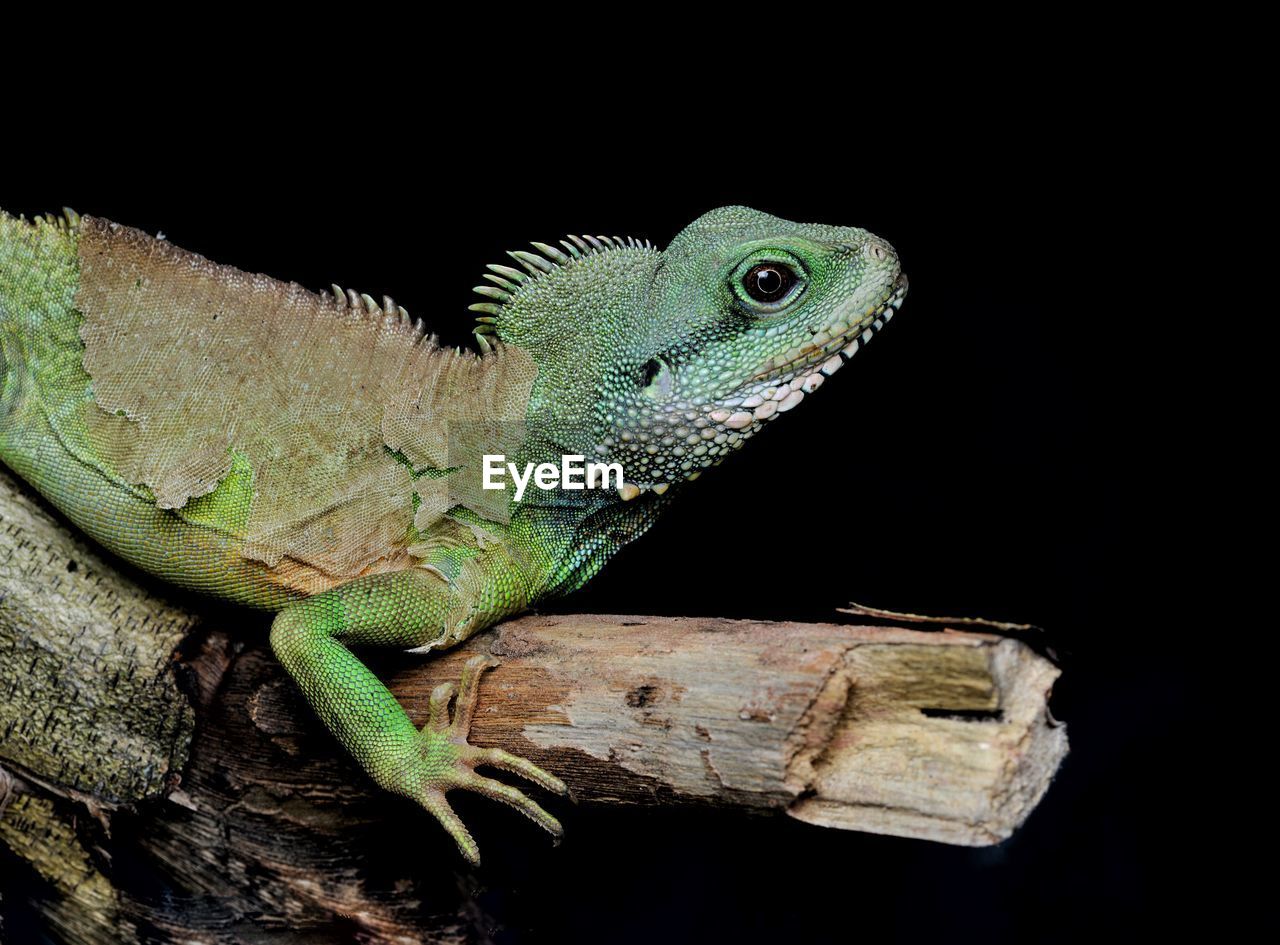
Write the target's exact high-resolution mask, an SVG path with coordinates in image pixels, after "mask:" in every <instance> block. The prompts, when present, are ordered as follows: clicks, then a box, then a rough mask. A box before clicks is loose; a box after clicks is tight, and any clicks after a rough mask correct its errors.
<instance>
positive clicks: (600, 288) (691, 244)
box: [0, 207, 906, 863]
mask: <svg viewBox="0 0 1280 945" xmlns="http://www.w3.org/2000/svg"><path fill="white" fill-rule="evenodd" d="M78 224H79V221H78V219H77V218H76V217H75V216H74V214H71V213H69V212H68V214H67V216H66V217H65V218H62V219H55V218H52V217H51V218H48V219H47V220H37V221H35V222H34V223H27V222H25V221H20V220H16V219H14V218H11V217H8V216H5V215H4V214H0V458H2V459H3V460H4V462H5V463H6V464H7V465H8V466H9V467H11V468H12V469H13V470H14V471H15V472H16V473H18V474H19V475H21V476H22V477H23V478H24V479H26V480H27V481H28V482H30V483H31V484H32V485H33V486H34V487H35V488H36V489H38V490H39V491H40V492H41V493H43V494H44V495H45V496H46V497H47V498H48V499H49V500H50V501H51V502H53V503H54V504H55V505H56V506H57V507H58V508H59V509H60V510H61V511H62V512H63V513H64V514H66V515H67V516H68V518H70V519H71V520H72V521H73V522H75V523H76V524H77V526H78V527H80V528H82V529H83V530H84V531H85V532H86V533H88V534H89V535H90V536H91V537H93V538H94V539H95V540H97V541H98V542H100V543H101V544H103V545H105V546H106V547H107V548H109V549H110V550H112V551H114V552H115V553H117V554H119V555H121V556H122V557H124V558H125V559H127V560H129V561H131V562H133V563H135V564H137V565H138V566H140V567H142V568H144V569H146V570H149V571H151V572H153V573H155V574H157V575H159V576H160V577H162V578H165V579H167V580H169V581H172V582H174V583H176V584H179V585H182V586H185V587H191V588H195V589H198V590H201V591H204V592H206V593H210V594H213V595H216V596H219V597H223V598H226V599H229V600H233V601H236V602H239V603H243V604H246V605H249V606H254V607H261V608H267V609H270V610H274V611H278V613H277V616H276V617H275V620H274V623H273V625H272V630H271V643H272V646H273V648H274V649H275V652H276V654H277V655H278V657H279V658H280V660H281V662H282V663H283V665H284V667H285V669H286V670H287V671H288V672H289V674H290V675H291V676H292V677H293V678H294V679H295V680H296V681H297V682H298V684H299V686H300V687H301V689H302V691H303V692H304V693H305V695H306V697H307V699H308V701H309V702H310V704H311V705H312V707H313V708H314V709H315V711H316V713H317V714H318V715H319V716H320V718H321V720H322V721H323V722H324V724H325V725H326V726H327V727H328V728H329V729H330V731H332V732H333V733H334V735H335V736H336V737H337V738H338V740H339V741H340V742H341V743H342V744H343V745H344V746H345V747H346V749H347V750H348V751H349V752H351V754H352V755H353V756H354V757H355V758H356V759H357V760H358V761H359V762H360V764H361V765H362V766H363V767H364V768H365V770H366V771H367V772H368V773H369V774H370V776H371V777H372V778H373V779H374V781H376V782H377V783H378V784H379V785H381V786H382V787H384V788H386V789H387V790H390V791H393V792H395V793H398V794H401V795H404V796H406V797H409V798H411V799H413V800H415V801H417V802H418V803H420V804H421V805H422V806H424V807H426V808H427V809H428V810H429V811H431V813H432V814H434V815H435V816H436V817H437V818H438V819H439V821H440V822H441V823H442V824H443V826H444V827H445V829H446V830H447V831H448V832H449V833H450V834H451V835H452V836H453V838H454V839H455V841H456V842H457V844H458V847H459V849H460V851H461V852H462V854H463V856H465V857H466V858H467V859H468V860H470V861H471V862H473V863H478V862H479V854H478V851H477V848H476V844H475V842H474V841H473V840H472V838H471V836H470V834H469V833H468V831H467V829H466V827H465V826H464V825H463V824H462V822H461V821H460V820H459V819H458V817H457V816H456V815H455V814H454V813H453V811H452V809H451V808H450V806H449V804H448V802H447V801H446V799H445V793H446V792H447V791H449V790H452V789H456V788H463V789H468V790H474V791H477V792H479V793H481V794H484V795H485V796H487V797H490V798H493V799H494V800H498V801H502V802H504V803H507V804H510V805H511V806H513V807H515V808H516V809H518V810H520V811H521V812H523V813H524V814H526V815H527V816H528V817H530V818H531V819H532V820H534V821H535V822H536V823H538V824H540V825H541V826H543V827H544V828H546V829H547V830H548V831H549V832H551V833H552V834H553V835H554V836H557V837H558V836H559V835H560V832H561V828H560V825H559V823H558V822H557V821H556V820H555V818H553V817H552V816H551V815H550V814H548V813H546V812H545V811H544V810H543V809H542V808H541V807H540V806H539V805H538V804H536V803H535V802H534V801H532V800H530V799H529V798H528V797H526V796H525V795H524V794H523V793H522V792H520V791H519V790H517V789H515V788H513V787H511V786H509V785H506V784H503V783H502V782H499V781H496V780H492V779H490V778H487V777H484V776H482V775H480V774H478V773H476V771H475V770H474V769H475V767H476V766H478V765H488V766H491V767H496V768H498V769H502V770H506V771H510V772H514V773H517V774H520V775H522V776H524V777H526V778H528V779H530V780H531V781H533V782H534V783H537V784H539V785H541V786H543V787H544V788H546V789H548V790H551V791H556V792H563V791H564V790H565V787H564V785H563V783H562V782H561V781H560V780H559V779H557V778H555V777H554V776H553V775H550V774H548V773H546V772H544V771H542V770H541V769H539V768H537V767H536V766H534V765H533V764H532V763H530V762H528V761H527V760H525V759H522V758H518V757H515V756H513V755H510V754H508V753H506V752H503V751H500V750H494V749H479V748H475V747H472V746H470V745H469V744H468V743H467V741H466V737H467V732H468V729H469V726H470V722H471V718H472V715H473V713H474V709H475V704H476V699H477V694H478V679H479V677H480V675H481V672H482V671H483V669H484V666H485V665H487V664H486V663H485V662H484V661H483V660H473V661H471V662H470V663H468V665H467V669H466V671H465V672H464V674H463V677H462V679H461V680H460V685H459V687H458V692H457V699H456V706H455V708H454V712H453V716H452V719H450V713H449V706H450V703H451V702H452V701H453V697H454V687H453V686H452V685H445V686H441V687H439V688H438V689H437V690H436V691H435V693H433V696H432V700H431V709H430V718H429V719H428V721H427V723H426V724H425V725H424V726H423V727H422V728H421V729H419V728H417V727H416V726H415V725H414V724H413V723H412V722H411V721H410V719H409V718H408V716H407V715H406V714H405V712H404V711H403V709H401V707H400V706H399V704H398V703H397V702H396V701H395V699H394V697H393V696H392V695H391V694H390V692H388V691H387V689H386V688H385V687H384V686H383V685H382V684H381V683H380V682H379V681H378V679H377V678H376V677H375V676H374V675H373V674H372V673H371V672H369V670H368V669H366V668H365V666H364V665H363V664H362V663H361V662H360V661H359V660H358V659H357V658H356V656H355V655H354V654H353V653H352V649H351V648H352V647H360V646H364V645H375V646H394V647H399V648H404V649H411V648H416V649H430V648H432V647H440V646H447V645H449V644H452V643H455V642H457V641H459V640H462V639H465V638H466V637H467V636H469V635H470V634H471V633H474V632H476V631H477V630H480V629H483V628H485V627H487V626H489V625H491V624H493V623H495V622H496V621H498V620H500V619H502V618H504V617H506V616H509V615H511V614H514V613H518V612H519V611H521V610H523V609H525V608H526V607H528V606H530V605H531V604H533V603H535V602H537V601H539V600H542V599H545V598H548V597H551V596H554V595H559V594H563V593H567V592H569V591H572V590H574V589H575V588H577V587H580V586H581V585H582V584H583V583H585V582H586V581H587V580H588V579H590V577H591V576H592V575H594V574H595V573H596V572H597V571H598V570H599V569H600V567H601V566H602V565H603V564H604V563H605V561H606V560H608V558H609V557H610V556H611V555H612V554H613V553H614V552H615V551H616V550H617V549H619V548H620V547H622V545H624V544H626V543H627V542H629V541H631V540H633V539H634V538H636V537H638V536H639V535H640V534H642V533H643V532H644V531H645V530H646V529H647V528H648V527H649V525H650V524H652V522H653V521H654V518H655V516H656V515H657V514H658V512H659V510H660V509H661V508H662V507H663V506H664V505H665V503H666V502H667V501H668V499H669V495H670V492H671V491H672V490H674V489H679V488H683V483H684V482H686V481H689V480H692V479H695V478H697V476H698V475H699V474H701V472H702V471H703V470H705V469H706V468H707V467H709V466H713V465H716V464H718V463H719V462H721V461H722V460H723V459H724V458H725V457H726V456H727V455H729V454H730V453H732V452H733V451H735V450H736V449H738V448H740V447H741V446H742V445H743V444H744V443H745V442H746V440H747V439H748V438H750V437H751V436H752V435H754V434H755V433H756V432H758V431H759V430H760V429H762V428H763V427H764V426H766V425H767V424H768V423H770V422H773V420H774V419H775V418H776V417H777V416H781V415H782V414H783V413H786V412H788V411H790V410H791V409H793V408H794V407H796V406H797V405H799V404H800V403H801V402H802V401H803V400H804V399H805V398H806V397H807V396H809V395H811V394H812V393H813V392H814V391H816V389H817V388H818V387H819V386H820V385H821V384H822V383H824V381H825V380H826V378H828V377H829V376H830V375H832V374H834V373H835V371H836V370H838V369H839V368H840V366H841V365H842V364H843V363H844V362H845V360H847V358H848V357H850V356H852V354H853V353H854V352H855V351H856V350H858V348H859V346H861V345H865V344H866V342H867V341H869V340H870V338H871V337H872V336H873V333H874V332H875V331H876V330H878V329H879V328H880V327H881V325H882V324H883V323H884V322H887V321H888V319H889V318H890V317H891V316H892V315H893V314H894V312H895V311H896V310H897V307H898V305H899V304H900V302H901V299H902V296H903V294H904V293H905V290H906V281H905V278H904V277H903V276H902V274H901V270H900V267H899V264H898V260H897V256H896V255H895V253H894V252H893V250H892V248H891V247H889V246H888V244H886V243H885V242H883V241H882V240H880V239H878V238H876V237H874V236H872V235H871V234H869V233H867V232H866V231H864V230H859V229H852V228H841V227H831V226H820V225H801V224H795V223H789V222H787V221H785V220H780V219H778V218H776V217H772V216H769V215H766V214H763V213H758V212H756V211H753V210H748V209H746V208H742V207H729V208H724V209H721V210H717V211H713V212H711V213H709V214H706V215H705V216H703V217H701V218H700V219H698V220H697V221H695V222H694V223H693V224H691V225H690V226H689V227H688V228H686V229H685V230H684V231H683V232H682V233H681V234H680V235H679V236H678V237H677V238H676V239H675V240H674V241H673V242H672V244H671V245H670V247H668V248H667V249H666V250H665V251H662V252H659V251H657V250H655V249H653V248H651V247H650V246H648V244H647V243H645V244H642V243H638V242H636V241H633V240H619V239H616V238H615V239H608V238H604V237H600V238H590V237H588V238H585V239H579V238H577V237H571V238H570V239H568V240H564V241H561V243H560V245H559V247H553V246H550V245H546V244H540V243H539V244H534V246H535V248H536V249H537V250H538V252H537V253H513V254H512V256H513V259H514V260H515V261H516V263H518V264H519V266H520V268H515V267H514V266H512V267H507V266H491V267H489V268H490V273H489V274H488V275H487V276H486V278H487V279H488V280H489V282H490V283H491V284H490V285H487V286H484V287H481V288H479V289H477V291H478V292H480V293H481V294H482V295H484V296H485V297H486V301H484V302H481V303H478V304H477V305H475V306H473V308H474V309H476V310H477V311H478V312H480V314H481V317H480V319H479V325H478V327H477V329H476V332H477V339H478V342H479V344H480V346H481V348H482V349H486V350H487V349H488V348H489V346H490V342H492V341H493V340H494V339H496V340H497V341H498V342H500V343H501V344H503V345H506V346H508V347H512V348H519V349H521V350H522V351H524V352H526V353H527V354H528V355H529V356H530V357H531V358H532V360H533V362H534V363H535V364H536V366H537V377H536V380H535V381H534V383H533V388H532V393H531V395H530V398H529V403H528V407H527V411H526V417H525V437H524V440H523V443H524V445H523V447H522V448H521V450H520V454H519V455H518V456H515V457H508V458H509V459H512V460H514V461H516V462H517V463H518V464H520V465H523V463H525V462H535V463H537V462H552V463H556V464H558V463H559V459H560V457H561V455H562V454H582V455H584V456H585V457H587V459H588V460H594V461H601V462H619V463H621V464H622V465H623V468H624V469H625V471H626V483H625V484H624V485H623V486H622V487H621V488H620V489H619V490H617V491H616V492H615V491H610V492H605V491H601V490H584V491H569V490H554V491H542V490H539V489H536V488H532V487H531V488H529V489H528V490H527V491H526V493H525V495H524V497H523V501H521V502H518V503H517V502H515V501H514V499H513V500H512V501H511V503H510V520H509V522H506V523H495V522H484V521H480V522H478V521H476V516H475V515H474V513H471V512H470V511H469V510H468V509H466V508H461V507H455V508H453V509H451V510H450V512H449V513H448V515H447V516H446V517H445V518H443V519H441V520H440V521H439V522H438V523H436V524H434V525H432V526H431V530H430V532H431V533H430V534H418V533H416V532H415V529H414V526H413V525H412V523H411V522H406V528H405V532H406V540H405V541H406V545H413V544H414V543H419V545H420V543H421V542H423V541H433V542H434V543H433V544H431V550H430V551H429V552H414V551H413V550H412V548H411V549H410V554H409V555H407V556H406V555H402V556H401V559H403V560H404V562H405V563H404V564H403V566H398V567H396V568H395V569H392V570H384V571H382V572H381V573H369V574H365V575H364V576H360V577H356V578H354V579H351V580H346V581H341V582H339V581H334V582H333V586H330V587H327V589H324V590H322V591H320V592H319V593H308V592H307V591H305V590H302V589H299V587H298V586H292V585H290V584H289V582H288V581H283V580H281V579H279V576H278V575H275V576H273V575H272V573H271V569H270V568H266V567H264V566H263V565H262V563H261V562H259V561H253V560H250V559H249V558H247V557H246V556H245V555H244V554H243V551H244V519H245V515H246V510H247V509H248V507H249V504H250V502H270V501H271V499H272V497H271V496H270V495H255V494H254V492H253V489H252V481H253V474H254V470H252V469H251V468H249V467H248V466H247V465H246V464H245V463H238V464H237V465H233V466H232V469H231V471H230V472H229V473H227V475H226V477H225V478H224V479H223V480H222V481H220V482H219V483H218V484H217V487H216V489H215V490H214V491H213V492H212V493H209V494H207V495H203V496H199V497H198V498H194V499H191V500H190V501H188V502H187V503H186V505H184V506H183V507H182V508H179V509H168V508H159V507H157V504H156V500H155V498H154V496H153V494H152V493H151V491H150V490H149V489H148V488H147V487H146V486H145V485H142V484H139V483H135V482H129V481H126V477H124V476H122V474H121V473H120V472H119V471H118V470H117V469H115V468H113V466H112V464H111V463H110V462H108V461H107V460H106V459H104V457H103V456H102V455H101V452H100V451H99V450H97V449H95V446H94V441H93V437H92V435H91V431H90V429H89V427H88V426H87V425H86V421H85V417H86V411H93V410H100V409H101V408H99V407H98V406H97V405H96V403H95V401H94V393H93V379H92V378H91V377H90V375H89V374H88V373H87V372H86V369H85V367H84V355H85V342H84V341H83V340H82V338H81V327H82V321H83V316H82V313H81V312H80V311H78V310H77V292H78V291H79V289H80V281H81V259H80V257H79V256H78V252H77V244H78V239H79V234H80V227H79V225H78ZM770 273H772V275H770ZM280 461H281V462H286V463H287V462H288V461H289V459H288V457H284V458H282V459H281V460H280ZM447 473H448V471H447V470H446V471H443V472H442V473H441V474H447ZM476 525H482V526H484V528H485V529H486V531H487V532H488V539H489V540H486V541H482V542H480V541H477V540H476V539H475V538H474V536H473V535H472V531H473V526H476ZM393 550H395V549H388V552H389V553H390V552H391V551H393ZM414 554H423V555H425V557H421V558H415V557H413V555H414ZM392 559H393V556H391V555H390V554H389V555H388V560H392ZM401 559H395V560H401Z"/></svg>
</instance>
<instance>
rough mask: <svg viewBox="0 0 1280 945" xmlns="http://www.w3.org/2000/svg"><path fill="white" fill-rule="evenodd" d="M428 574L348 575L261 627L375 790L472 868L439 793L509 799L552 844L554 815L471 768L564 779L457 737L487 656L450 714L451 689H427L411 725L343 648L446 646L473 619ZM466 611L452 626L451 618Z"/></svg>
mask: <svg viewBox="0 0 1280 945" xmlns="http://www.w3.org/2000/svg"><path fill="white" fill-rule="evenodd" d="M459 593H460V591H459V590H458V589H457V588H455V587H453V586H451V585H450V584H449V583H448V582H447V581H446V580H445V579H444V578H442V577H440V576H439V575H438V574H436V573H435V572H433V571H429V570H410V571H401V572H396V573H392V574H378V575H371V576H369V577H364V578H358V579H356V580H354V581H352V582H350V583H349V584H344V585H342V586H341V587H337V588H334V589H333V590H330V591H326V592H325V593H323V594H318V595H316V596H315V597H310V598H307V599H305V600H301V601H298V602H297V603H295V604H291V605H290V606H289V607H287V608H286V609H284V610H282V611H281V612H280V613H279V614H278V615H277V616H276V619H275V621H274V623H273V624H272V626H271V646H272V649H273V650H275V653H276V656H277V657H278V658H279V660H280V662H281V663H282V664H283V665H284V668H285V669H286V670H287V671H288V673H289V675H290V676H292V677H293V679H294V680H295V681H296V682H297V683H298V685H299V687H300V688H301V689H302V692H303V694H304V695H305V696H306V698H307V701H308V702H309V703H310V704H311V707H312V708H313V709H314V710H315V711H316V714H317V715H319V716H320V719H321V721H323V722H324V724H325V725H326V726H327V727H328V729H329V730H330V731H331V732H333V734H334V735H335V736H336V737H337V738H338V741H340V742H341V743H342V745H343V747H345V748H346V749H347V751H349V752H350V753H351V754H352V756H353V757H354V758H355V759H356V761H358V762H359V763H360V765H361V767H363V768H364V770H365V771H367V772H368V773H369V775H370V776H371V777H372V778H373V780H374V781H376V782H377V783H378V784H379V785H380V786H381V787H383V788H385V789H386V790H388V791H392V792H394V793H396V794H400V795H403V796H405V797H409V798H411V799H413V800H415V801H417V802H418V803H419V804H421V805H422V806H423V807H425V808H426V809H427V810H428V811H430V812H431V813H432V814H433V815H434V816H435V817H436V819H437V820H439V821H440V823H441V825H443V826H444V828H445V830H447V831H448V832H449V835H450V836H452V837H453V839H454V840H455V841H456V842H457V844H458V849H459V851H460V852H461V853H462V855H463V856H464V857H465V858H466V859H467V860H468V861H469V862H470V863H472V864H473V865H478V864H479V862H480V853H479V849H478V848H477V846H476V843H475V841H474V840H473V839H472V837H471V834H470V832H469V831H468V830H467V828H466V826H465V825H464V824H463V823H462V820H461V819H460V818H459V817H458V816H457V814H455V813H454V811H453V809H452V808H451V807H450V806H449V803H448V801H447V800H446V799H445V794H446V793H447V792H448V791H450V790H453V789H457V788H461V789H465V790H469V791H475V792H477V793H479V794H483V795H484V796H486V797H489V798H492V799H493V800H495V801H501V802H502V803H504V804H509V805H510V806H512V807H514V808H515V809H516V810H518V811H520V812H521V813H523V814H524V815H525V816H527V817H528V818H529V819H530V820H532V821H533V822H534V823H536V824H538V825H539V826H541V827H542V828H544V829H545V830H547V831H548V832H549V833H550V834H551V835H552V836H554V837H556V838H557V840H558V839H559V837H560V836H561V834H562V828H561V826H560V823H559V821H557V820H556V819H555V818H554V817H552V816H551V815H550V814H548V813H547V812H546V811H544V810H543V809H542V808H541V807H540V806H538V804H536V803H535V802H534V801H532V800H531V799H529V798H528V797H526V796H525V795H524V794H523V793H522V792H520V791H519V790H517V789H516V788H514V787H511V786H510V785H507V784H503V783H502V782H501V781H495V780H493V779H491V778H486V777H484V776H483V775H480V774H478V773H477V772H476V771H475V768H476V767H477V766H479V765H488V766H490V767H494V768H500V769H503V770H506V771H511V772H514V773H516V774H519V775H521V776H523V777H525V778H528V779H529V780H530V781H533V782H535V783H537V784H539V785H541V786H542V787H545V788H546V789H548V790H550V791H555V792H557V793H560V794H563V793H565V792H566V788H565V785H564V782H562V781H561V780H560V779H559V778H557V777H555V776H553V775H551V774H548V773H547V772H545V771H543V770H542V769H541V768H539V767H537V766H536V765H534V764H533V763H532V762H530V761H528V760H526V759H524V758H520V757H517V756H516V755H512V754H509V753H508V752H505V751H502V750H501V749H496V748H476V747H474V746H472V745H470V744H468V742H467V733H468V730H469V729H470V727H471V719H472V716H473V714H474V711H475V705H476V700H477V696H478V694H479V681H480V676H481V674H482V673H483V671H484V669H485V668H486V666H487V665H489V664H488V662H487V661H486V659H485V658H483V657H479V658H473V659H472V660H470V661H468V663H467V665H466V668H465V669H464V670H463V674H462V678H461V680H460V682H459V686H458V694H457V704H456V707H455V709H454V714H453V718H452V720H450V719H449V703H450V701H451V700H452V698H453V694H454V686H453V684H452V683H444V684H442V685H440V686H438V687H436V689H435V691H434V692H433V693H432V695H431V708H430V717H429V719H428V720H427V723H426V724H425V725H424V726H423V727H422V728H421V729H420V730H419V729H418V728H416V727H415V726H414V724H413V722H411V721H410V720H409V717H408V715H406V714H405V711H404V709H402V708H401V707H400V704H399V703H398V702H397V701H396V699H395V697H394V696H393V695H391V693H390V692H389V691H388V690H387V688H386V686H384V685H383V684H382V683H381V682H380V681H379V680H378V678H377V677H376V676H375V675H374V674H373V673H372V672H370V671H369V669H368V668H367V667H366V666H365V665H364V664H363V663H361V662H360V660H358V659H357V658H356V657H355V655H354V654H353V653H352V652H351V650H350V649H349V648H348V647H349V646H364V645H371V646H394V647H400V648H405V649H408V648H411V647H420V646H430V645H432V644H436V643H443V642H455V641H456V640H458V639H461V638H462V637H464V636H466V635H467V634H468V633H469V632H470V631H473V630H474V629H478V628H479V626H481V625H482V618H478V617H477V616H474V614H476V613H483V610H482V609H478V608H477V606H476V605H477V603H478V602H471V601H461V602H460V601H459V599H458V597H459ZM460 613H463V614H466V615H467V616H466V617H464V618H463V620H464V624H463V625H460V624H459V622H458V620H459V617H458V615H459V614H460Z"/></svg>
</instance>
